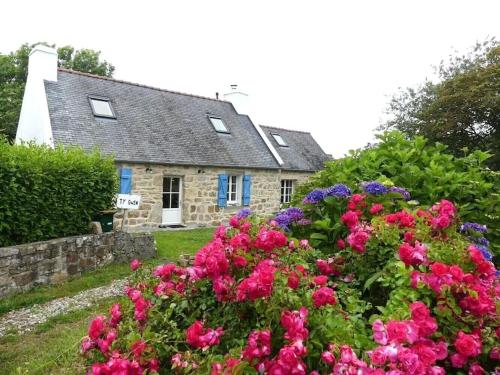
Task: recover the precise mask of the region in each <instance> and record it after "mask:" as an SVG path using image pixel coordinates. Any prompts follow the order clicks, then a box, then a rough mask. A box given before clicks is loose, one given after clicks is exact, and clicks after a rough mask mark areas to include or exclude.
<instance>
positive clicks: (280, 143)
mask: <svg viewBox="0 0 500 375" xmlns="http://www.w3.org/2000/svg"><path fill="white" fill-rule="evenodd" d="M271 135H272V136H273V138H274V140H275V141H276V143H277V144H278V146H280V147H288V144H287V143H286V142H285V140H284V139H283V137H282V136H281V135H280V134H278V133H271Z"/></svg>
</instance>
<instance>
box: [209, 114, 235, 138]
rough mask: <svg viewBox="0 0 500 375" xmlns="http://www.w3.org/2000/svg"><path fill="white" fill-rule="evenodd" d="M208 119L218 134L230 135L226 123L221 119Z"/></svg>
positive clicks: (211, 117) (212, 117) (210, 117)
mask: <svg viewBox="0 0 500 375" xmlns="http://www.w3.org/2000/svg"><path fill="white" fill-rule="evenodd" d="M208 118H209V119H210V122H211V123H212V126H213V127H214V129H215V131H216V132H217V133H227V134H229V133H230V132H229V129H228V127H227V125H226V123H225V122H224V120H222V119H221V118H220V117H215V116H208Z"/></svg>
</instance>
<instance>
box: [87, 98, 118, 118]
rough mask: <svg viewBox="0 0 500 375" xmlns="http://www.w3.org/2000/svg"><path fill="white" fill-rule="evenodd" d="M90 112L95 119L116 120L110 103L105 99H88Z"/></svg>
mask: <svg viewBox="0 0 500 375" xmlns="http://www.w3.org/2000/svg"><path fill="white" fill-rule="evenodd" d="M89 100H90V106H91V107H92V112H93V113H94V116H96V117H106V118H116V115H115V112H114V111H113V107H111V102H110V101H109V99H107V98H100V97H89Z"/></svg>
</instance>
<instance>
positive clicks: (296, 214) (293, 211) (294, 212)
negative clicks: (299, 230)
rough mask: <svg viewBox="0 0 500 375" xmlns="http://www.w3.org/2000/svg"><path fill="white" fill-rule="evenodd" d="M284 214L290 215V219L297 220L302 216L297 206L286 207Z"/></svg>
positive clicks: (302, 213)
mask: <svg viewBox="0 0 500 375" xmlns="http://www.w3.org/2000/svg"><path fill="white" fill-rule="evenodd" d="M285 214H286V215H288V216H289V217H290V220H291V221H299V220H300V219H303V218H304V212H303V211H302V210H301V209H300V208H298V207H288V208H287V209H286V210H285Z"/></svg>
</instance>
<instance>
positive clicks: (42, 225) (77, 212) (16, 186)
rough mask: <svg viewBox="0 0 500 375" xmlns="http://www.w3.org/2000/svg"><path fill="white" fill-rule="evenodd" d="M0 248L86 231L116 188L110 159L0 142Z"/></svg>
mask: <svg viewBox="0 0 500 375" xmlns="http://www.w3.org/2000/svg"><path fill="white" fill-rule="evenodd" d="M0 181H1V183H0V197H1V201H0V246H8V245H13V244H19V243H25V242H33V241H41V240H45V239H50V238H56V237H64V236H70V235H76V234H82V233H88V230H89V228H88V224H89V222H90V220H91V219H92V216H93V215H95V214H96V213H97V212H98V211H100V210H103V209H107V208H110V207H111V206H112V203H113V199H114V195H115V194H116V191H117V190H116V189H117V183H118V180H117V173H116V168H115V166H114V163H113V160H112V159H111V158H104V157H102V156H101V155H100V154H99V152H97V151H94V152H92V153H91V154H86V153H85V152H84V151H83V150H80V149H63V148H56V149H51V148H49V147H45V146H35V145H26V146H15V145H14V146H13V145H10V144H9V143H7V142H6V141H5V140H0Z"/></svg>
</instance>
